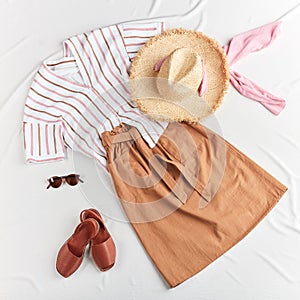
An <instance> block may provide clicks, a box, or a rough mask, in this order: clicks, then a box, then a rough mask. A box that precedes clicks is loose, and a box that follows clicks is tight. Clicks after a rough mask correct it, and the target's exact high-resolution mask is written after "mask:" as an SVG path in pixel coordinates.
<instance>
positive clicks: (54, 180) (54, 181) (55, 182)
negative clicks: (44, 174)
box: [49, 176, 62, 189]
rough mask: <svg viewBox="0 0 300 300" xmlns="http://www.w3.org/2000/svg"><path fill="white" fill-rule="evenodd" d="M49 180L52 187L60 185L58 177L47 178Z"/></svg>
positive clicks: (60, 180)
mask: <svg viewBox="0 0 300 300" xmlns="http://www.w3.org/2000/svg"><path fill="white" fill-rule="evenodd" d="M49 182H50V185H51V186H52V187H53V188H55V189H57V188H58V187H60V186H61V183H62V179H61V178H60V177H57V176H54V177H51V178H50V179H49Z"/></svg>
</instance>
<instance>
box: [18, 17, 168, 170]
mask: <svg viewBox="0 0 300 300" xmlns="http://www.w3.org/2000/svg"><path fill="white" fill-rule="evenodd" d="M162 31H163V23H162V22H159V23H148V24H118V25H112V26H109V27H105V28H99V29H96V30H93V31H91V32H88V33H83V34H79V35H76V36H73V37H71V38H69V39H67V40H65V41H64V42H63V50H64V55H63V58H61V59H59V60H56V61H45V62H43V63H42V65H41V67H40V69H39V71H38V72H37V74H36V76H35V78H34V80H33V83H32V85H31V88H30V91H29V93H28V96H27V99H26V104H25V110H24V122H23V134H24V147H25V151H26V161H27V162H34V163H41V162H50V161H57V160H62V159H63V158H64V153H65V148H66V147H67V148H71V149H73V150H74V151H80V152H82V153H84V154H85V155H87V156H89V157H93V158H95V159H96V160H97V161H98V162H99V163H100V164H101V165H103V166H106V157H105V154H106V152H105V149H104V148H103V146H102V143H101V133H103V132H104V131H110V130H112V129H113V128H114V127H116V126H118V125H120V124H121V123H126V124H128V125H131V126H135V127H136V128H137V129H138V130H139V132H140V133H141V135H142V136H143V138H144V139H145V140H146V142H147V143H148V144H149V146H150V147H153V146H154V145H155V144H156V142H157V140H158V139H159V137H160V135H161V134H162V133H163V131H164V129H165V128H166V126H167V123H165V122H155V121H153V120H150V119H149V118H148V117H147V116H146V115H144V114H143V113H141V112H140V110H139V109H138V108H137V107H136V104H135V103H134V102H133V101H132V100H131V98H130V93H129V88H128V80H129V75H128V73H129V68H130V64H131V61H132V60H133V58H134V57H135V55H136V53H137V51H138V50H139V48H140V47H141V46H143V45H144V44H145V43H146V42H147V40H148V39H149V38H150V37H152V36H154V35H157V34H160V33H161V32H162Z"/></svg>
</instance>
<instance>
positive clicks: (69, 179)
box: [66, 174, 79, 185]
mask: <svg viewBox="0 0 300 300" xmlns="http://www.w3.org/2000/svg"><path fill="white" fill-rule="evenodd" d="M78 178H79V176H78V175H76V174H71V175H68V176H67V177H66V181H67V183H68V184H69V185H76V184H77V183H78Z"/></svg>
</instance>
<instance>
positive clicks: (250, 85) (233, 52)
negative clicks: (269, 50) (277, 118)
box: [223, 21, 285, 115]
mask: <svg viewBox="0 0 300 300" xmlns="http://www.w3.org/2000/svg"><path fill="white" fill-rule="evenodd" d="M280 24H281V22H280V21H279V22H274V23H270V24H267V25H264V26H261V27H258V28H255V29H253V30H249V31H247V32H244V33H241V34H238V35H236V36H234V37H233V38H232V39H231V40H230V41H229V43H228V44H227V45H225V46H224V47H223V49H224V51H225V54H226V55H227V59H228V64H229V66H230V67H231V66H232V65H234V64H235V63H236V62H238V61H239V60H240V59H242V58H243V57H245V56H247V55H248V54H250V53H252V52H256V51H260V50H262V49H263V48H265V47H267V46H269V45H270V44H271V43H272V42H273V41H274V40H275V38H276V37H277V35H278V33H279V28H280ZM230 82H231V83H232V85H233V86H234V87H235V88H236V89H237V90H238V92H239V93H241V94H242V95H244V96H245V97H247V98H250V99H253V100H255V101H257V102H259V103H260V104H262V105H263V106H264V107H266V108H267V109H268V110H269V111H271V112H272V113H273V114H275V115H278V114H279V113H280V112H281V111H282V110H283V108H284V107H285V100H284V99H282V98H280V97H277V96H274V95H272V94H271V93H269V92H267V91H266V90H264V89H263V88H261V87H259V86H258V85H257V84H255V83H254V82H252V81H251V80H250V79H248V78H246V77H245V76H243V75H241V74H239V73H238V72H236V71H234V70H232V69H230Z"/></svg>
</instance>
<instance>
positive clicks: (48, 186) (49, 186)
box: [47, 181, 51, 189]
mask: <svg viewBox="0 0 300 300" xmlns="http://www.w3.org/2000/svg"><path fill="white" fill-rule="evenodd" d="M50 186H51V183H50V181H49V184H48V186H47V189H49V187H50Z"/></svg>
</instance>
